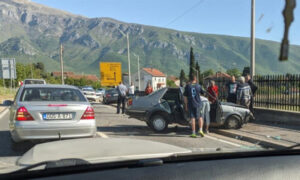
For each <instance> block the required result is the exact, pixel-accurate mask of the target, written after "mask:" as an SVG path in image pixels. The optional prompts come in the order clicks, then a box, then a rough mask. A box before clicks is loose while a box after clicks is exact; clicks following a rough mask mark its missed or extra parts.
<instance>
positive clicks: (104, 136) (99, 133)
mask: <svg viewBox="0 0 300 180" xmlns="http://www.w3.org/2000/svg"><path fill="white" fill-rule="evenodd" d="M97 134H98V135H99V136H100V137H102V138H108V136H107V135H106V134H104V133H102V132H97Z"/></svg>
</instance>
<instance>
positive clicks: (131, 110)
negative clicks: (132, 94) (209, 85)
mask: <svg viewBox="0 0 300 180" xmlns="http://www.w3.org/2000/svg"><path fill="white" fill-rule="evenodd" d="M183 103H184V102H183V89H181V88H162V89H160V90H158V91H156V92H154V93H152V94H150V95H148V96H143V97H137V98H133V99H131V100H128V108H127V109H126V114H127V115H129V116H130V117H133V118H137V119H139V120H142V121H145V122H146V124H147V125H148V126H149V127H150V128H151V129H153V130H154V131H156V132H161V131H165V130H166V129H167V128H168V124H173V123H177V124H181V125H189V118H188V117H187V113H186V112H185V111H184V108H183V107H184V105H183ZM210 115H211V126H219V127H220V126H223V127H226V128H233V129H237V128H240V127H242V125H243V124H244V123H247V122H248V121H249V118H250V116H251V113H250V111H249V110H248V109H246V108H245V107H244V106H241V105H237V104H233V103H226V102H218V103H217V104H216V106H211V111H210Z"/></svg>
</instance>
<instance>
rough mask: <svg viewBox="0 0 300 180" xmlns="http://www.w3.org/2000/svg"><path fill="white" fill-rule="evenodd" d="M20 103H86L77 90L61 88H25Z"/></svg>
mask: <svg viewBox="0 0 300 180" xmlns="http://www.w3.org/2000/svg"><path fill="white" fill-rule="evenodd" d="M20 101H21V102H22V101H26V102H30V101H86V100H85V99H84V97H83V95H82V94H81V93H80V91H79V90H76V89H67V88H66V89H62V88H25V89H24V90H23V92H22V95H21V97H20Z"/></svg>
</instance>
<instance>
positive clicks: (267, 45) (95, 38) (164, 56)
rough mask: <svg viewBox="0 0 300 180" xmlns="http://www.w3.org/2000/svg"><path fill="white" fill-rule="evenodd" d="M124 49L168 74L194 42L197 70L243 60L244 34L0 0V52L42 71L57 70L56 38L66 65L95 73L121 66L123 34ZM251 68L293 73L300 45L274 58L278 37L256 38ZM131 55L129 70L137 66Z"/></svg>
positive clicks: (299, 63) (246, 52)
mask: <svg viewBox="0 0 300 180" xmlns="http://www.w3.org/2000/svg"><path fill="white" fill-rule="evenodd" d="M120 31H122V32H124V33H127V32H128V33H129V36H130V48H131V49H130V51H131V52H132V53H135V54H138V55H140V59H141V67H149V66H151V67H156V68H158V69H160V70H162V71H163V72H166V73H167V74H168V75H170V74H173V75H178V74H179V71H180V69H181V68H182V69H185V70H187V67H188V58H189V49H190V47H191V46H192V47H193V48H194V52H195V57H196V60H197V61H199V62H200V66H201V69H202V70H206V69H209V68H212V69H214V70H226V69H229V68H232V67H233V64H236V67H237V68H240V69H241V70H242V68H243V67H244V66H246V65H248V64H249V57H250V46H249V45H250V40H249V39H248V38H242V37H233V36H222V35H212V34H200V33H191V32H182V31H176V30H171V29H165V28H159V27H152V26H144V25H140V24H131V23H124V22H120V21H117V20H114V19H110V18H86V17H83V16H79V15H73V14H70V13H67V12H64V11H60V10H56V9H52V8H48V7H46V6H43V5H40V4H36V3H33V2H30V1H27V0H2V1H1V2H0V57H15V58H16V59H17V61H18V62H23V63H30V62H37V61H41V62H43V63H44V64H45V65H46V69H47V70H48V71H57V70H59V49H58V48H59V44H60V43H63V44H64V62H65V66H66V67H65V68H66V70H71V71H75V72H77V73H94V74H96V75H99V62H101V61H120V62H122V63H123V64H122V68H123V70H124V71H127V50H126V37H125V36H123V35H122V33H121V32H120ZM256 42H257V44H256V53H257V54H256V62H257V65H256V68H257V69H256V72H257V73H259V74H274V73H287V72H289V73H299V69H300V46H291V47H290V55H289V58H290V59H289V61H288V62H279V61H278V55H279V46H280V45H279V43H277V42H272V41H265V40H257V41H256ZM136 61H137V60H136V58H135V57H134V56H133V55H132V56H131V62H132V63H131V65H132V68H131V69H132V72H133V73H134V72H136V71H137V63H136Z"/></svg>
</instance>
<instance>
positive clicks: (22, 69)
mask: <svg viewBox="0 0 300 180" xmlns="http://www.w3.org/2000/svg"><path fill="white" fill-rule="evenodd" d="M16 74H17V78H16V79H15V80H14V81H13V84H12V87H18V86H19V82H20V81H23V80H24V79H44V80H45V81H46V83H47V84H61V77H54V76H52V75H51V73H49V72H46V70H45V66H44V64H43V63H42V62H37V63H31V64H22V63H16ZM65 84H68V85H74V86H92V87H93V88H95V89H97V88H100V87H101V86H100V82H94V81H91V80H88V79H86V78H80V79H74V78H69V77H67V78H66V79H65ZM0 86H1V87H3V86H5V87H10V86H11V80H10V79H5V80H4V79H1V83H0Z"/></svg>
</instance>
